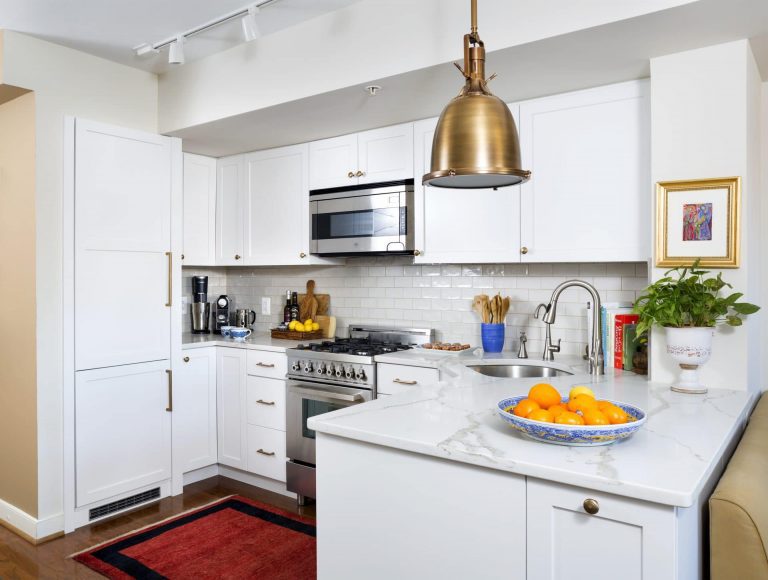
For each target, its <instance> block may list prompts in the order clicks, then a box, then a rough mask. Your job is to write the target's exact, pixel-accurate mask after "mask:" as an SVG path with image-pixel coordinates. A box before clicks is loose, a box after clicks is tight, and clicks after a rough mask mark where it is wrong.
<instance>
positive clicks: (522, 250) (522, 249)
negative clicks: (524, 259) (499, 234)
mask: <svg viewBox="0 0 768 580" xmlns="http://www.w3.org/2000/svg"><path fill="white" fill-rule="evenodd" d="M520 253H521V254H527V253H528V248H526V247H525V246H523V247H522V248H520Z"/></svg>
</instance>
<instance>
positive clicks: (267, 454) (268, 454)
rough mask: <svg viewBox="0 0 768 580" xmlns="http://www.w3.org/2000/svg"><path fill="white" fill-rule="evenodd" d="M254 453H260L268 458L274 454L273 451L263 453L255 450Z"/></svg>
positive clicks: (260, 450) (261, 450)
mask: <svg viewBox="0 0 768 580" xmlns="http://www.w3.org/2000/svg"><path fill="white" fill-rule="evenodd" d="M256 453H261V454H262V455H266V456H268V457H272V456H273V455H274V454H275V452H274V451H264V450H263V449H257V450H256Z"/></svg>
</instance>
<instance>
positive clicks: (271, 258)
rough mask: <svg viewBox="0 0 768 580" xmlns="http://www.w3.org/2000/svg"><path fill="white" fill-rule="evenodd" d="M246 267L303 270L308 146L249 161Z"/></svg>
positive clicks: (262, 153) (255, 156)
mask: <svg viewBox="0 0 768 580" xmlns="http://www.w3.org/2000/svg"><path fill="white" fill-rule="evenodd" d="M245 166H246V171H247V190H246V196H245V248H244V250H245V251H244V263H246V264H250V265H254V266H263V265H289V264H303V263H306V262H307V261H308V256H309V189H308V186H307V171H308V146H307V145H306V144H304V145H294V146H291V147H281V148H279V149H270V150H268V151H259V152H257V153H251V154H249V155H247V156H246V157H245Z"/></svg>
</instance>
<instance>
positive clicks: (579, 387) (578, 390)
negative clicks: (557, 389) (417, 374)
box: [568, 385, 597, 401]
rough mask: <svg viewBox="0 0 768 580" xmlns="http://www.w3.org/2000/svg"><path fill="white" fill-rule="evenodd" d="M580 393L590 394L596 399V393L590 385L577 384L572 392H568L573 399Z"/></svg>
mask: <svg viewBox="0 0 768 580" xmlns="http://www.w3.org/2000/svg"><path fill="white" fill-rule="evenodd" d="M579 395H589V396H590V397H592V398H593V399H596V398H597V397H595V393H594V392H593V391H592V389H590V388H589V387H587V386H585V385H576V386H575V387H573V388H572V389H571V392H570V393H568V398H569V399H570V400H571V401H573V400H574V399H575V398H576V397H578V396H579Z"/></svg>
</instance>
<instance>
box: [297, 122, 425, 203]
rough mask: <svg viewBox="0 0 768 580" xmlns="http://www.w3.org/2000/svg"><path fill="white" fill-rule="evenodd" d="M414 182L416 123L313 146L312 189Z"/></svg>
mask: <svg viewBox="0 0 768 580" xmlns="http://www.w3.org/2000/svg"><path fill="white" fill-rule="evenodd" d="M411 178H413V123H403V124H401V125H393V126H390V127H382V128H381V129H372V130H370V131H364V132H362V133H354V134H352V135H343V136H341V137H334V138H332V139H323V140H322V141H315V142H313V143H310V144H309V189H325V188H329V187H344V186H349V185H358V184H365V183H377V182H382V181H395V180H403V179H411Z"/></svg>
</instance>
